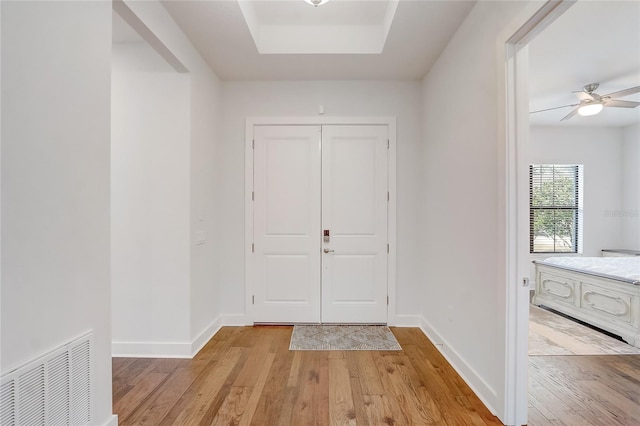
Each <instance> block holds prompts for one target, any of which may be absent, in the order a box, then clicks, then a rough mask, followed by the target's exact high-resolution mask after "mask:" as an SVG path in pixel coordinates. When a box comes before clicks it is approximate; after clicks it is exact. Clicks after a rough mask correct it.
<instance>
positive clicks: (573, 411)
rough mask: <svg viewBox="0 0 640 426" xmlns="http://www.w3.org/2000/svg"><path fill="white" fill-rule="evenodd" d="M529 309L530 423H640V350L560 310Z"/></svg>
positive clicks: (571, 425)
mask: <svg viewBox="0 0 640 426" xmlns="http://www.w3.org/2000/svg"><path fill="white" fill-rule="evenodd" d="M530 312H531V315H530V317H529V325H530V327H529V354H530V355H531V356H529V426H545V425H566V426H574V425H580V426H582V425H585V426H590V425H593V426H613V425H621V426H622V425H624V426H631V425H640V355H638V353H639V350H638V349H637V348H634V347H633V346H631V345H628V344H626V343H624V342H622V341H620V340H616V339H615V338H613V337H610V336H608V335H606V334H604V333H601V332H598V331H596V330H594V329H593V328H590V327H587V326H585V325H582V324H580V323H579V322H576V321H573V320H570V319H567V318H565V317H563V316H561V315H559V314H556V313H552V312H549V311H546V310H543V309H540V308H538V307H535V306H531V311H530ZM603 354H604V355H603Z"/></svg>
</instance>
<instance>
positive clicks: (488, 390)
mask: <svg viewBox="0 0 640 426" xmlns="http://www.w3.org/2000/svg"><path fill="white" fill-rule="evenodd" d="M420 329H421V330H422V332H423V333H424V334H425V335H426V336H427V338H428V339H429V340H431V342H432V343H433V344H434V345H435V346H436V348H438V351H440V353H441V354H442V356H444V358H445V359H446V360H447V362H449V364H451V366H452V367H453V369H454V370H456V372H457V373H458V374H459V375H460V377H462V380H464V381H465V382H466V383H467V385H468V386H469V387H470V388H471V390H472V391H473V393H475V394H476V396H477V397H478V398H480V400H481V401H482V403H483V404H484V405H485V406H486V407H487V409H488V410H489V411H491V414H493V415H494V416H495V415H497V414H496V413H497V411H496V409H495V407H496V404H497V402H498V394H497V393H496V391H495V390H494V389H493V388H492V387H491V386H489V384H487V382H486V381H485V380H484V379H483V378H482V376H481V375H479V374H478V373H477V372H476V371H475V370H474V369H473V368H472V367H471V366H470V365H469V364H468V363H467V362H466V361H465V359H464V358H463V357H462V356H460V354H458V353H457V352H456V351H455V350H454V349H453V348H452V347H451V346H450V345H449V344H448V343H447V342H446V341H445V340H444V339H443V338H442V336H441V335H440V334H439V333H438V332H437V331H436V330H435V329H434V328H433V327H432V326H431V324H429V322H428V321H427V320H426V319H425V318H424V317H421V318H420Z"/></svg>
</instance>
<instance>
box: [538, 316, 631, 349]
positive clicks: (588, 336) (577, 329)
mask: <svg viewBox="0 0 640 426" xmlns="http://www.w3.org/2000/svg"><path fill="white" fill-rule="evenodd" d="M612 354H620V355H625V354H640V348H636V347H634V346H631V345H629V344H627V343H626V342H623V341H621V340H617V339H615V338H613V337H611V336H608V335H606V334H604V333H602V332H600V331H597V330H594V329H592V328H589V327H587V326H585V325H582V324H580V323H578V322H576V321H573V320H570V319H568V318H565V317H563V316H561V315H559V314H557V313H554V312H550V311H548V310H546V309H542V308H539V307H537V306H534V305H531V306H530V309H529V355H612Z"/></svg>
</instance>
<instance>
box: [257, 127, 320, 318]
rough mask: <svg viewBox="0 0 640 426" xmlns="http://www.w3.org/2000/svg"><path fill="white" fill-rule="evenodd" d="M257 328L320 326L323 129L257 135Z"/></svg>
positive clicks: (270, 129)
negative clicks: (293, 324) (284, 324)
mask: <svg viewBox="0 0 640 426" xmlns="http://www.w3.org/2000/svg"><path fill="white" fill-rule="evenodd" d="M254 140H255V147H254V245H255V247H254V255H253V262H254V263H253V270H252V274H251V275H252V279H253V280H255V283H254V289H255V295H254V310H253V314H254V315H253V320H254V321H255V322H320V249H319V235H320V223H321V222H320V214H321V207H320V200H321V198H320V197H321V193H320V183H321V182H320V173H321V168H320V127H319V126H256V127H255V129H254Z"/></svg>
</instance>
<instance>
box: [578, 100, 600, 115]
mask: <svg viewBox="0 0 640 426" xmlns="http://www.w3.org/2000/svg"><path fill="white" fill-rule="evenodd" d="M602 108H604V105H602V102H589V103H587V104H584V105H582V106H581V107H580V108H578V114H580V115H581V116H583V117H588V116H590V115H596V114H598V113H599V112H600V111H602Z"/></svg>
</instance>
